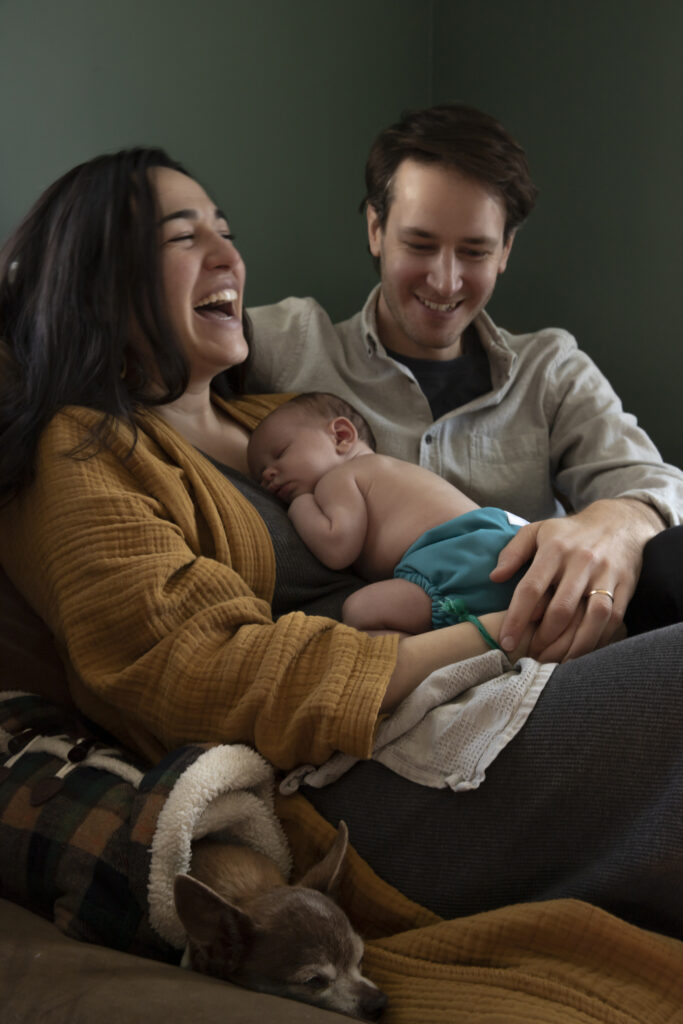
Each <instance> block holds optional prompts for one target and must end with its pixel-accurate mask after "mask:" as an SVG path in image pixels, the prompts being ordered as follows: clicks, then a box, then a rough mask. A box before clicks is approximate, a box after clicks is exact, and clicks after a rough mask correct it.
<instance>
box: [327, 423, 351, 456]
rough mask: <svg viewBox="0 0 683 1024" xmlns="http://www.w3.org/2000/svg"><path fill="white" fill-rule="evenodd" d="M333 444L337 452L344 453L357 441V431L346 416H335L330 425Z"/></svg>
mask: <svg viewBox="0 0 683 1024" xmlns="http://www.w3.org/2000/svg"><path fill="white" fill-rule="evenodd" d="M330 428H331V430H332V434H333V435H334V444H335V448H336V449H337V451H338V452H345V451H347V449H349V448H350V447H351V445H352V444H354V443H355V442H356V441H357V440H358V431H357V430H356V428H355V427H354V425H353V423H352V422H351V420H347V418H346V416H337V418H336V419H334V420H332V422H331V423H330Z"/></svg>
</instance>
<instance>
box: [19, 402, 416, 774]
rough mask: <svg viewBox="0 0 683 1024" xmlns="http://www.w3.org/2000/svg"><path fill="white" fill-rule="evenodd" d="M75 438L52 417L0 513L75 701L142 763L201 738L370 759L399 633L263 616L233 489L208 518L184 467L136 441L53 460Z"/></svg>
mask: <svg viewBox="0 0 683 1024" xmlns="http://www.w3.org/2000/svg"><path fill="white" fill-rule="evenodd" d="M76 412H81V410H77V411H76ZM82 441H83V429H82V423H80V422H79V420H78V416H69V415H68V414H64V413H63V414H60V415H59V416H58V417H56V419H55V420H53V423H52V424H51V426H50V427H49V428H48V429H47V431H46V432H45V434H44V436H43V439H42V442H41V447H40V454H39V461H38V473H37V477H36V480H35V483H34V484H33V485H32V486H31V488H30V489H29V490H27V492H26V493H25V494H24V495H22V496H21V497H20V498H19V499H17V500H15V502H13V503H12V505H10V506H8V507H7V508H6V509H5V510H3V513H2V515H1V516H0V528H1V529H2V539H1V540H0V551H1V553H2V560H3V563H4V564H5V565H6V568H7V571H8V574H9V575H10V577H11V578H12V579H13V581H14V583H15V585H16V586H17V587H18V589H20V590H21V591H23V593H24V596H25V597H27V599H28V600H29V602H30V603H31V604H32V605H33V607H34V608H35V609H36V611H38V613H39V614H40V615H41V616H42V617H43V618H44V619H45V621H46V622H47V623H48V625H49V626H50V628H51V629H52V631H53V633H54V635H55V639H56V641H57V644H58V646H59V647H60V649H61V650H62V652H63V654H64V657H65V661H66V663H67V668H68V670H69V673H70V685H71V688H72V693H73V695H74V698H75V699H76V702H77V703H78V704H79V706H80V707H81V710H82V711H84V712H85V713H86V714H88V715H89V716H90V717H91V718H93V719H94V720H95V721H97V722H99V724H101V725H102V726H103V727H105V728H106V729H108V730H109V731H110V732H112V733H113V734H114V735H116V736H117V737H118V738H119V739H120V740H122V741H123V742H126V743H128V744H131V745H133V746H134V747H135V748H136V749H137V750H139V751H140V752H141V753H142V754H143V755H145V756H148V757H158V756H159V754H161V753H163V752H165V751H168V750H171V749H173V748H174V747H177V746H179V745H182V744H184V743H188V742H206V741H221V742H244V743H249V744H252V745H253V746H255V747H256V748H257V749H258V750H259V751H260V752H261V753H262V754H263V755H264V756H265V757H266V758H268V759H269V760H270V761H271V762H272V763H273V764H275V765H276V766H278V767H280V768H284V769H288V768H291V767H293V766H295V765H296V764H299V763H302V762H311V763H315V764H319V763H322V762H323V761H324V760H326V759H327V758H328V757H329V756H330V755H331V754H332V753H333V752H334V751H335V750H342V751H344V752H346V753H349V754H353V755H354V756H359V757H366V756H368V755H369V753H370V750H371V747H372V740H373V736H374V730H375V726H376V721H377V714H378V709H379V705H380V703H381V700H382V697H383V695H384V692H385V690H386V686H387V683H388V680H389V677H390V675H391V672H392V670H393V667H394V663H395V659H396V647H397V641H396V638H395V637H376V638H371V637H369V636H368V635H367V634H364V633H360V632H357V631H356V630H353V629H351V628H349V627H346V626H343V625H341V624H339V623H336V622H334V621H332V620H329V619H325V618H322V617H317V616H307V615H304V614H303V613H301V612H294V613H292V614H289V615H285V616H283V617H281V618H280V619H278V621H277V622H273V620H272V616H271V613H270V605H269V601H270V597H271V594H272V586H273V580H274V559H273V553H272V546H270V542H269V539H268V535H267V533H266V532H265V526H264V525H263V523H262V521H261V519H260V517H258V515H257V513H256V512H255V511H254V509H253V507H252V506H251V505H249V503H248V502H246V500H245V499H244V498H242V496H241V495H239V493H238V492H236V491H235V489H234V488H232V487H231V485H229V484H228V483H227V482H225V483H223V482H222V481H221V486H222V487H225V488H227V491H226V494H228V495H229V499H226V501H227V504H225V508H227V513H225V514H224V519H225V520H227V522H225V521H220V522H219V517H218V516H217V508H216V506H215V505H214V502H213V500H212V495H211V488H210V487H208V488H207V487H206V486H203V484H202V480H201V474H199V475H198V474H197V473H196V472H194V471H193V467H192V465H191V463H190V462H188V463H187V465H185V466H180V465H178V464H177V463H176V464H174V461H173V460H172V459H170V458H169V457H168V453H164V452H163V451H158V450H155V448H154V445H150V443H148V439H147V438H146V437H142V438H139V439H138V443H137V445H136V446H135V448H134V449H133V451H132V452H131V445H130V438H125V437H123V438H121V437H119V438H118V440H116V441H115V442H114V443H112V444H111V445H109V446H108V447H106V448H102V449H101V450H100V451H98V452H97V453H95V454H92V453H90V452H86V453H85V455H86V456H87V457H83V455H81V456H78V457H73V456H68V455H65V452H67V451H69V450H71V449H73V448H74V446H75V445H77V444H78V443H80V442H82ZM193 451H194V450H193ZM195 454H196V457H197V459H198V460H199V462H200V463H201V462H202V461H204V462H206V460H202V459H201V457H200V456H199V455H198V453H195ZM207 466H208V463H207ZM207 472H214V473H216V474H217V476H219V474H218V473H217V471H215V470H213V467H208V469H207Z"/></svg>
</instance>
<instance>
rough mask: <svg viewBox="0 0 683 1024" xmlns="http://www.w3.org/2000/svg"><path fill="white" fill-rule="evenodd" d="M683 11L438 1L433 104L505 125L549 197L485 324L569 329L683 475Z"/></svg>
mask: <svg viewBox="0 0 683 1024" xmlns="http://www.w3.org/2000/svg"><path fill="white" fill-rule="evenodd" d="M682 40H683V4H682V3H681V2H680V0H573V2H572V3H571V4H567V3H560V2H558V0H516V2H511V0H486V2H479V3H472V2H470V3H460V2H442V3H439V4H437V7H436V12H435V31H434V41H435V49H434V60H433V74H434V79H433V81H434V85H433V96H434V102H440V101H441V100H450V99H460V100H462V101H464V102H467V103H472V104H474V105H476V106H481V107H482V108H483V109H485V110H490V111H491V113H494V114H496V115H497V116H498V117H499V118H500V119H501V120H502V121H503V123H504V124H506V125H507V126H508V127H509V128H510V130H511V131H512V132H513V134H515V135H516V136H517V137H518V138H519V139H520V141H522V143H523V145H524V147H525V149H526V151H527V154H528V156H529V161H530V164H531V169H532V172H533V175H534V178H535V180H536V182H537V184H538V185H539V187H540V189H541V195H540V199H539V202H538V205H537V207H536V210H535V211H534V213H533V214H532V216H531V217H530V219H529V221H528V223H527V225H526V226H525V227H524V228H523V229H522V231H521V232H520V234H519V236H518V238H517V240H516V243H515V249H514V250H513V254H512V259H511V261H510V264H509V266H508V270H507V273H506V274H505V276H504V278H503V279H502V281H501V283H500V285H499V287H498V290H497V292H496V295H495V297H494V299H493V302H492V303H491V312H492V313H493V315H494V316H495V317H496V318H497V319H498V320H499V321H500V322H501V323H503V324H504V325H505V326H507V327H509V328H510V329H512V330H521V331H524V330H531V329H533V328H536V327H541V326H550V325H552V326H561V327H566V328H567V329H569V330H571V331H572V332H573V333H574V334H575V335H576V336H577V338H578V339H579V342H580V344H581V346H582V348H584V349H585V350H586V351H587V352H588V353H589V354H590V355H591V356H592V357H593V358H594V359H595V361H596V362H597V363H598V365H599V366H600V367H601V369H602V370H603V372H604V373H605V374H606V375H607V376H608V377H609V379H610V380H611V381H612V384H613V385H614V387H615V389H616V390H617V392H618V393H619V395H620V396H621V398H622V401H623V403H624V406H625V407H626V408H627V409H628V410H629V411H631V412H634V413H636V415H637V416H638V419H639V421H640V423H641V425H642V426H643V427H645V429H646V430H647V431H648V433H649V434H650V436H651V437H652V438H653V440H654V441H655V443H656V444H657V445H658V446H659V448H660V451H661V452H662V454H663V456H664V458H666V459H667V460H668V461H670V462H673V463H675V464H676V465H681V466H683V415H682V414H681V412H680V408H681V395H680V392H681V385H682V384H683V303H681V284H680V282H681V280H683V242H682V236H683V188H682V186H683V174H682V171H683V130H682V128H681V123H682V122H681V117H682V113H681V112H682V111H683V44H682Z"/></svg>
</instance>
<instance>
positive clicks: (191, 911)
mask: <svg viewBox="0 0 683 1024" xmlns="http://www.w3.org/2000/svg"><path fill="white" fill-rule="evenodd" d="M173 895H174V899H175V908H176V912H177V914H178V917H179V918H180V922H181V924H182V926H183V928H184V929H185V931H186V932H187V936H188V938H189V939H190V940H191V942H192V944H193V945H194V947H195V952H196V953H198V954H199V955H198V956H197V957H196V958H195V960H196V961H197V962H196V963H193V966H195V967H196V969H198V970H201V971H202V972H203V973H206V974H212V975H214V976H215V977H223V978H227V977H230V975H231V974H234V973H235V971H236V970H237V968H238V967H239V965H240V963H241V961H242V960H243V958H244V955H245V953H246V951H247V949H248V948H249V945H250V943H251V940H252V936H253V933H254V926H253V923H252V920H251V918H250V917H249V915H248V914H245V913H244V911H242V910H240V909H239V908H238V907H235V906H233V904H231V903H228V902H227V900H224V899H223V897H222V896H219V895H218V893H217V892H214V890H213V889H212V888H210V886H208V885H204V883H203V882H200V881H199V880H198V879H196V878H192V876H191V875H176V878H175V883H174V886H173Z"/></svg>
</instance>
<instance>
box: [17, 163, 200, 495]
mask: <svg viewBox="0 0 683 1024" xmlns="http://www.w3.org/2000/svg"><path fill="white" fill-rule="evenodd" d="M155 167H168V168H171V169H173V170H176V171H179V172H180V173H182V174H187V171H185V169H184V168H183V167H182V166H181V165H180V164H179V163H177V162H176V161H175V160H172V159H171V158H170V157H169V156H168V154H167V153H165V152H164V151H163V150H161V149H155V148H136V149H128V150H122V151H121V152H118V153H112V154H106V155H104V156H100V157H96V158H95V159H93V160H90V161H88V162H87V163H82V164H80V165H79V166H77V167H74V168H73V169H72V170H70V171H68V172H67V173H66V174H64V175H63V176H62V177H61V178H59V179H58V180H57V181H56V182H54V184H52V185H51V186H50V187H49V188H48V189H47V190H46V191H45V192H44V193H43V194H42V195H41V196H40V198H39V199H38V200H37V202H36V203H35V205H34V206H33V208H32V209H31V210H30V211H29V213H28V214H27V216H26V217H25V219H24V221H23V222H22V223H21V224H20V225H19V227H18V228H17V229H16V231H15V232H14V234H13V235H12V236H11V237H10V239H9V240H8V242H7V244H6V245H5V246H4V248H3V250H2V252H1V253H0V339H2V342H0V347H2V352H0V356H2V363H3V366H2V368H1V372H0V392H1V393H0V499H3V498H9V497H11V496H12V495H13V494H15V493H17V492H18V491H19V490H20V489H21V488H22V487H23V486H25V485H26V484H27V483H28V482H29V481H30V480H31V478H32V476H33V471H34V461H35V452H36V447H37V444H38V440H39V438H40V435H41V433H42V430H43V428H44V427H45V426H46V425H47V423H49V421H50V419H51V418H52V417H53V416H54V414H55V413H56V412H58V411H59V410H60V409H61V408H63V407H64V406H67V405H81V406H87V407H89V408H91V409H96V410H98V411H100V412H102V413H103V414H104V416H103V419H102V423H101V427H100V428H99V429H98V430H97V431H96V434H97V437H93V438H92V440H93V441H96V442H98V443H101V442H103V441H104V440H105V438H106V436H107V433H108V430H109V427H110V426H111V425H112V424H113V422H114V421H115V420H117V419H120V420H123V421H125V422H128V423H129V424H131V425H132V426H133V429H134V411H135V409H136V408H138V407H140V406H146V405H155V404H156V405H158V404H162V403H164V402H168V401H172V400H173V399H175V398H178V397H179V396H180V395H181V394H182V393H183V391H184V390H185V388H186V387H187V382H188V368H187V363H186V360H185V357H184V355H183V352H182V349H181V345H180V343H179V341H178V339H177V337H176V335H175V331H174V329H173V326H172V324H171V323H170V321H169V317H168V313H167V304H166V302H165V298H164V294H163V288H162V275H161V259H160V254H159V240H158V228H157V221H158V218H159V212H158V206H157V198H156V193H155V190H154V187H153V185H152V182H151V181H150V175H149V173H148V172H149V171H150V170H151V169H152V168H155ZM150 365H152V366H153V367H154V372H155V380H154V384H155V387H154V388H151V387H150V376H149V374H150ZM159 385H160V386H159ZM219 386H220V385H219ZM96 449H97V445H96V446H95V449H94V450H96Z"/></svg>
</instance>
